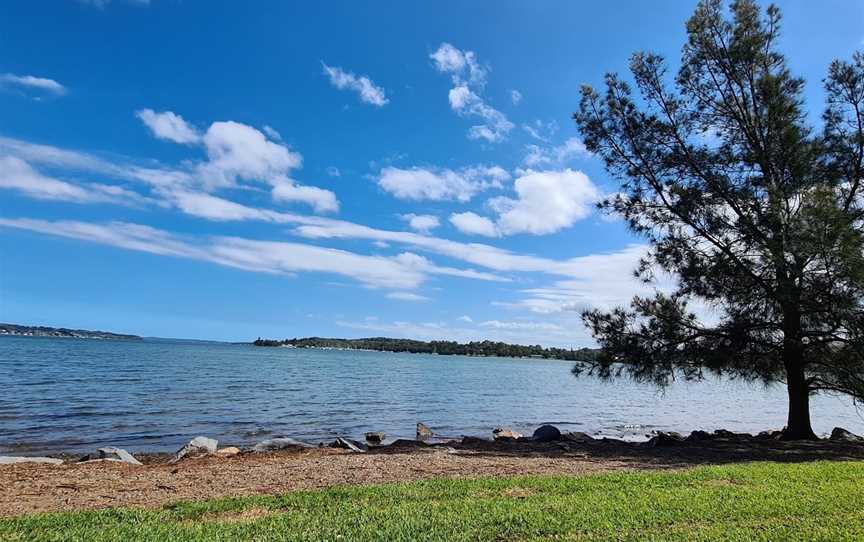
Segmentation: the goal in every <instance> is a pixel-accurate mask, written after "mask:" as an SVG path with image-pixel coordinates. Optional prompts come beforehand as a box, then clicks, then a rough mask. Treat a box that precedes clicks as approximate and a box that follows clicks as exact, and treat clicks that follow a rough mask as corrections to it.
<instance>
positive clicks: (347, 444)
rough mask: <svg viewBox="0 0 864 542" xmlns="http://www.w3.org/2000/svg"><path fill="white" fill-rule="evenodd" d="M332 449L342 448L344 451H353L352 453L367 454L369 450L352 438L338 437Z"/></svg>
mask: <svg viewBox="0 0 864 542" xmlns="http://www.w3.org/2000/svg"><path fill="white" fill-rule="evenodd" d="M330 447H331V448H342V449H343V450H351V451H352V452H358V453H361V454H362V453H365V452H366V450H368V449H369V447H368V446H366V445H365V444H363V443H362V442H357V441H356V440H351V439H350V438H343V437H338V438H337V439H336V440H334V441H333V444H331V445H330Z"/></svg>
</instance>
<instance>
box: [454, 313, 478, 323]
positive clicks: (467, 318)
mask: <svg viewBox="0 0 864 542" xmlns="http://www.w3.org/2000/svg"><path fill="white" fill-rule="evenodd" d="M456 320H458V321H459V322H467V323H469V324H470V323H471V322H473V321H474V319H473V318H471V317H470V316H468V315H467V314H463V315H462V316H460V317H459V318H457V319H456Z"/></svg>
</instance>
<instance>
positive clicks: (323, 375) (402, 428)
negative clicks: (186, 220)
mask: <svg viewBox="0 0 864 542" xmlns="http://www.w3.org/2000/svg"><path fill="white" fill-rule="evenodd" d="M570 368H571V364H570V363H568V362H565V361H555V360H535V359H505V358H468V357H461V356H432V355H418V354H394V353H379V352H357V351H336V350H294V349H288V348H259V347H253V346H249V345H231V344H212V343H190V342H179V341H163V340H144V341H128V342H127V341H101V340H92V339H50V338H31V337H0V453H15V454H37V453H52V452H55V453H56V452H61V451H64V452H81V451H92V450H93V449H95V448H96V447H99V446H103V445H116V446H120V447H124V448H127V449H129V450H133V451H135V450H148V451H173V450H175V449H176V448H178V447H179V446H180V445H182V444H183V443H185V442H187V441H188V440H189V439H190V438H192V437H195V436H197V435H206V436H210V437H213V438H217V439H219V440H220V442H222V443H223V444H240V445H243V444H251V443H254V442H257V441H260V440H263V439H265V438H268V437H272V436H280V435H281V436H291V437H294V438H299V439H307V440H310V441H321V440H327V439H332V438H333V437H335V436H339V435H341V436H349V437H354V438H362V435H363V433H364V432H366V431H385V432H386V433H387V434H388V437H408V438H413V436H414V428H415V424H416V423H417V422H418V421H423V422H424V423H426V424H427V425H429V426H430V427H432V428H433V429H435V430H436V432H438V433H441V434H444V435H451V436H459V435H463V434H464V435H477V436H491V433H490V432H491V430H492V428H494V427H496V426H499V425H501V426H510V427H513V428H515V429H516V430H520V431H522V432H525V433H529V434H530V432H531V431H532V430H533V429H534V428H535V427H536V426H538V425H540V424H543V423H552V424H555V425H557V426H558V427H560V428H561V429H562V430H564V429H566V430H574V431H585V432H587V433H591V434H599V435H605V436H611V437H624V438H630V439H640V438H645V434H647V433H649V432H650V431H651V430H672V431H680V432H688V431H690V430H693V429H705V430H713V429H716V428H725V429H729V430H732V431H747V432H758V431H762V430H765V429H776V428H780V427H782V426H783V425H784V421H785V415H786V413H785V409H786V403H785V401H786V398H785V392H784V390H783V389H782V388H779V387H778V388H771V389H765V388H764V387H762V386H760V385H746V384H742V383H739V382H729V381H712V382H703V383H697V384H694V383H678V384H675V385H673V386H671V387H669V388H667V389H666V391H665V392H662V393H659V392H657V390H655V389H654V388H652V387H650V386H645V385H638V384H634V383H631V382H629V381H624V380H620V381H616V382H614V383H603V382H598V381H596V380H594V379H590V378H582V379H577V378H575V377H573V376H571V374H570ZM812 415H813V423H814V429H815V430H816V432H817V433H823V434H824V433H827V432H830V430H831V428H832V427H834V426H835V425H839V426H842V427H845V428H847V429H849V430H852V431H853V432H858V433H864V420H862V417H861V416H860V415H859V413H858V411H857V410H856V409H855V407H854V406H853V405H852V402H851V401H850V400H848V399H845V398H838V397H816V398H815V399H814V403H813V409H812Z"/></svg>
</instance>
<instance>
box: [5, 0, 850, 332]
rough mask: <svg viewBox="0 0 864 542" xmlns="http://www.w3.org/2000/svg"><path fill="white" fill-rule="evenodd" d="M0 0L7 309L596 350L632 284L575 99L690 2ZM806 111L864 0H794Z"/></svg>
mask: <svg viewBox="0 0 864 542" xmlns="http://www.w3.org/2000/svg"><path fill="white" fill-rule="evenodd" d="M595 4H596V5H588V3H584V2H542V3H541V2H521V1H515V0H514V1H503V2H470V3H465V2H434V3H433V2H427V3H413V2H412V3H407V2H395V1H394V2H353V1H352V2H348V1H345V2H329V3H310V2H303V3H299V2H298V3H290V4H289V3H286V2H251V3H245V2H244V3H240V2H213V1H203V0H202V1H193V0H149V1H145V0H99V1H96V0H90V1H75V0H68V1H60V0H56V1H47V0H46V1H23V0H22V1H10V2H4V3H3V4H2V5H0V321H6V322H16V323H25V324H43V325H62V326H75V327H83V328H100V329H109V330H115V331H127V332H133V333H139V334H144V335H156V336H169V337H188V338H204V339H220V340H248V339H251V338H255V337H257V336H259V335H260V336H266V337H293V336H308V335H325V336H369V335H387V336H403V337H413V338H420V339H430V338H451V339H455V340H460V341H464V340H471V339H482V338H490V339H497V340H505V341H511V342H520V343H532V344H533V343H542V344H549V345H553V344H554V345H562V346H582V345H590V344H591V339H590V336H589V335H588V334H587V333H586V331H585V330H584V328H583V327H582V325H581V323H580V321H579V311H580V310H581V309H583V308H585V307H590V306H612V305H615V304H620V303H624V302H626V301H627V300H628V299H629V298H630V297H631V296H632V295H634V294H635V293H638V292H640V291H644V290H643V288H644V287H642V286H640V285H638V284H635V283H634V282H633V281H632V279H631V278H630V277H631V270H632V268H633V266H634V265H635V262H636V260H637V259H638V258H639V256H640V254H641V253H642V251H643V250H644V247H643V246H642V245H641V241H640V239H637V238H635V237H633V236H631V235H630V234H629V233H628V232H627V231H626V229H625V228H624V226H623V224H621V223H620V222H618V221H615V220H612V219H610V218H608V217H602V216H600V215H598V214H597V212H596V211H595V210H594V209H593V203H594V201H596V199H597V198H599V197H601V196H602V195H603V194H606V193H609V192H612V191H614V190H615V187H616V184H615V180H614V179H611V178H609V176H608V175H607V174H606V173H605V172H604V170H603V168H602V164H601V163H600V161H599V160H598V159H596V158H595V157H592V156H591V155H590V154H589V153H587V152H586V151H585V149H584V146H583V145H582V144H581V141H580V140H579V138H578V133H577V132H576V130H575V128H574V126H573V124H572V122H571V121H570V115H571V114H572V112H573V111H574V110H575V109H576V107H577V105H578V88H579V85H581V84H582V83H589V84H594V85H598V84H599V83H600V82H601V81H602V77H603V74H604V73H605V72H607V71H618V72H623V71H625V69H626V65H627V60H628V57H629V55H630V54H631V53H632V52H634V51H637V50H652V51H657V52H660V53H661V54H664V55H665V56H667V58H669V59H670V61H671V63H672V65H673V66H675V65H676V63H677V57H678V52H679V51H680V47H681V45H682V44H683V42H684V39H685V37H684V21H685V20H686V18H687V17H688V16H689V14H690V13H691V12H692V9H693V7H694V4H692V3H689V2H681V1H674V2H673V1H664V2H635V1H633V2H605V3H595ZM780 6H781V8H782V10H783V13H784V17H785V27H784V28H785V35H784V40H783V43H782V48H783V50H784V51H785V52H786V53H787V54H788V55H789V59H790V64H791V66H792V68H793V70H794V71H795V72H796V73H798V74H800V75H802V76H804V77H805V78H806V79H807V81H808V87H807V101H808V107H809V109H810V110H811V113H812V116H813V118H814V122H818V115H819V113H820V110H821V101H822V92H821V88H820V81H821V79H822V78H823V77H824V74H825V71H826V68H827V65H828V63H829V62H830V60H831V59H833V58H838V57H839V58H849V57H850V56H851V54H852V53H853V51H855V50H856V49H860V48H861V47H862V37H864V4H861V3H860V2H855V3H853V2H845V1H827V2H818V3H817V2H806V1H803V0H800V1H794V2H781V3H780Z"/></svg>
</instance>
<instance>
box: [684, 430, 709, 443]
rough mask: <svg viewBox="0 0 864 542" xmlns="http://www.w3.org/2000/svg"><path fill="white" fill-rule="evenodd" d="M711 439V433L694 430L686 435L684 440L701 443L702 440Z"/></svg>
mask: <svg viewBox="0 0 864 542" xmlns="http://www.w3.org/2000/svg"><path fill="white" fill-rule="evenodd" d="M712 438H714V437H713V436H712V435H711V433H708V432H707V431H699V430H696V431H693V432H692V433H690V434H689V435H687V438H686V439H684V440H687V441H689V442H701V441H703V440H711V439H712Z"/></svg>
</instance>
